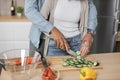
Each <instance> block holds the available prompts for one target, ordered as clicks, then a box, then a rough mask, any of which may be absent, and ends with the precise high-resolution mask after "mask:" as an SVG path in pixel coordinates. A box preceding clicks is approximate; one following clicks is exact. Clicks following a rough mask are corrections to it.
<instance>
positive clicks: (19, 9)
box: [16, 6, 23, 16]
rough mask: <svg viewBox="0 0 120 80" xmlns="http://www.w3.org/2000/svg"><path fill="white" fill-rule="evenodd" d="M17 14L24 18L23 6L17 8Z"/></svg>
mask: <svg viewBox="0 0 120 80" xmlns="http://www.w3.org/2000/svg"><path fill="white" fill-rule="evenodd" d="M16 12H17V16H22V12H23V7H22V6H17V7H16Z"/></svg>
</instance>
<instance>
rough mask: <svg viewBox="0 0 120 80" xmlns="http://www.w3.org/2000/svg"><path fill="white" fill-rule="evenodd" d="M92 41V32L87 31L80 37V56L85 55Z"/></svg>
mask: <svg viewBox="0 0 120 80" xmlns="http://www.w3.org/2000/svg"><path fill="white" fill-rule="evenodd" d="M92 42H93V36H92V34H91V33H87V34H86V35H85V36H84V37H83V39H82V44H81V49H80V53H81V56H83V57H85V56H86V55H87V53H88V52H89V51H90V48H91V45H92Z"/></svg>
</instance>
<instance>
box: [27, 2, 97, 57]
mask: <svg viewBox="0 0 120 80" xmlns="http://www.w3.org/2000/svg"><path fill="white" fill-rule="evenodd" d="M66 5H67V6H66ZM25 15H26V17H27V18H28V19H29V20H30V21H31V22H32V27H31V29H30V34H29V38H30V41H31V44H33V45H34V46H35V48H37V49H38V48H39V44H40V37H41V34H42V32H45V33H48V34H50V35H51V36H52V37H53V39H51V40H50V42H49V47H48V53H47V56H62V55H68V53H67V51H68V49H72V50H73V51H80V54H81V56H86V55H87V54H88V52H89V51H90V48H91V45H92V42H93V35H94V32H95V28H96V26H97V11H96V7H95V5H94V4H93V0H25Z"/></svg>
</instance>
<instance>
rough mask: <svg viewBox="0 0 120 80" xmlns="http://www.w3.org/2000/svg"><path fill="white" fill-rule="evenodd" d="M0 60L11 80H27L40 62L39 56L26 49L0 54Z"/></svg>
mask: <svg viewBox="0 0 120 80" xmlns="http://www.w3.org/2000/svg"><path fill="white" fill-rule="evenodd" d="M0 59H3V60H4V61H5V63H4V64H5V68H6V71H7V72H8V74H9V75H10V76H11V77H12V80H29V79H30V78H31V75H32V73H33V71H34V69H36V67H37V65H38V63H39V61H40V54H39V53H38V52H36V51H30V50H27V49H15V50H9V51H5V52H3V53H0Z"/></svg>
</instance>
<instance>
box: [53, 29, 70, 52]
mask: <svg viewBox="0 0 120 80" xmlns="http://www.w3.org/2000/svg"><path fill="white" fill-rule="evenodd" d="M51 35H52V37H53V39H54V43H55V45H56V46H57V47H58V48H60V49H62V50H64V51H67V50H68V49H69V48H70V47H69V44H68V42H67V40H66V39H65V37H64V35H63V34H62V33H61V32H60V31H59V30H58V29H57V28H55V27H54V28H53V29H52V30H51Z"/></svg>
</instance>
